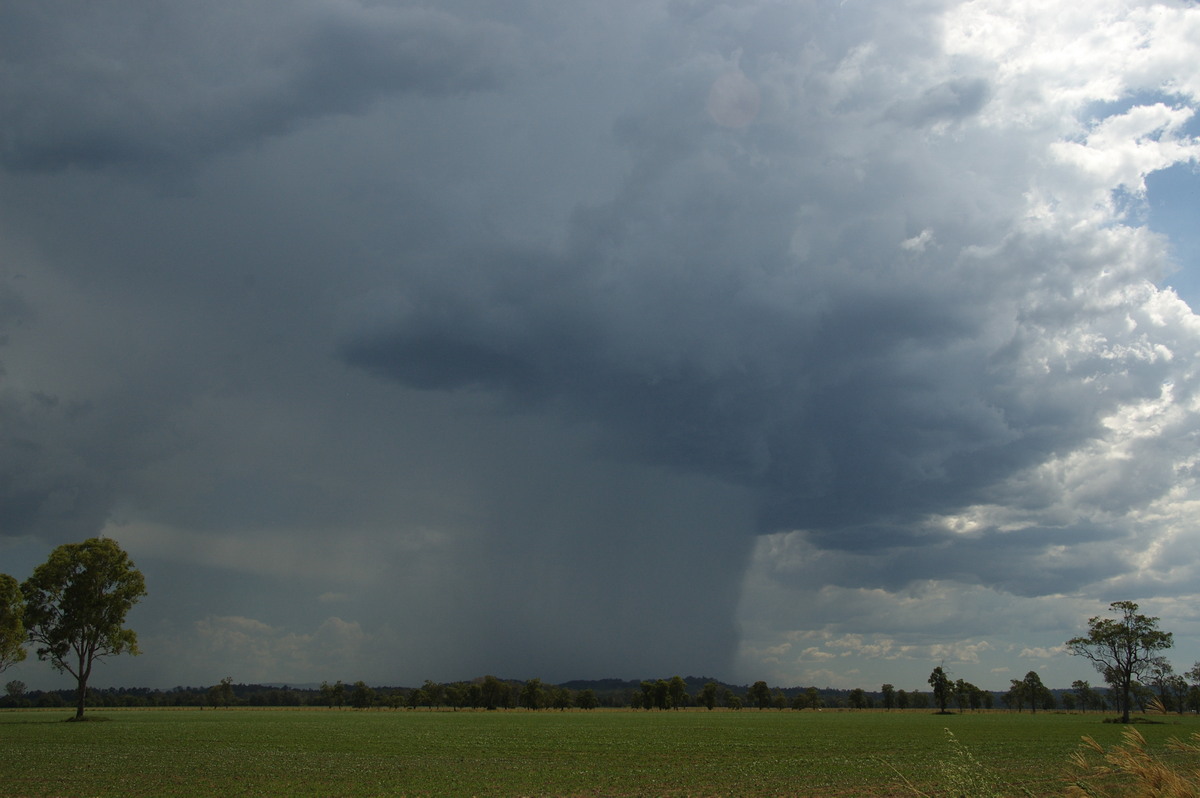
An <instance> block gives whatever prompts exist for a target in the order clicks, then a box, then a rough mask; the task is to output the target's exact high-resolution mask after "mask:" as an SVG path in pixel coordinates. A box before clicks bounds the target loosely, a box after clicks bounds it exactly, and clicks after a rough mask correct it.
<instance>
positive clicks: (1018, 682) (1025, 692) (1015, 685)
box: [1004, 679, 1029, 712]
mask: <svg viewBox="0 0 1200 798" xmlns="http://www.w3.org/2000/svg"><path fill="white" fill-rule="evenodd" d="M1028 696H1029V687H1028V686H1027V685H1026V684H1025V680H1024V679H1010V680H1009V688H1008V692H1007V693H1005V694H1004V703H1005V705H1007V706H1008V708H1009V709H1015V710H1016V711H1017V712H1022V711H1024V709H1025V701H1026V699H1027V698H1028Z"/></svg>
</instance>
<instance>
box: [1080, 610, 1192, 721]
mask: <svg viewBox="0 0 1200 798" xmlns="http://www.w3.org/2000/svg"><path fill="white" fill-rule="evenodd" d="M1109 608H1110V609H1111V610H1112V611H1113V612H1115V613H1117V614H1118V615H1119V616H1120V617H1119V618H1117V619H1112V618H1100V617H1094V618H1091V619H1090V620H1088V633H1087V635H1086V636H1083V637H1073V638H1071V639H1070V640H1068V641H1067V648H1068V649H1070V651H1071V653H1072V654H1075V655H1077V656H1081V657H1086V658H1087V659H1089V660H1091V662H1092V665H1094V666H1095V668H1096V670H1097V671H1099V672H1100V674H1101V675H1102V676H1103V677H1104V680H1105V681H1106V682H1108V683H1109V684H1110V685H1112V686H1113V687H1114V688H1115V689H1116V691H1117V697H1118V699H1119V700H1120V702H1121V720H1122V722H1123V723H1128V722H1129V708H1130V699H1131V691H1132V688H1133V681H1134V679H1141V678H1142V677H1143V675H1144V674H1145V673H1147V672H1148V671H1149V669H1150V668H1151V667H1152V666H1153V664H1154V663H1155V661H1156V652H1158V651H1162V650H1164V649H1168V648H1170V647H1171V645H1172V644H1173V642H1174V640H1173V637H1172V635H1171V633H1170V632H1164V631H1162V630H1160V629H1159V628H1158V618H1151V617H1147V616H1145V615H1139V614H1138V605H1137V604H1135V603H1134V602H1132V601H1114V602H1113V603H1112V604H1110V605H1109Z"/></svg>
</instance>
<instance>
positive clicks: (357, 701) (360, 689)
mask: <svg viewBox="0 0 1200 798" xmlns="http://www.w3.org/2000/svg"><path fill="white" fill-rule="evenodd" d="M374 703H375V691H374V690H372V689H371V688H370V687H367V683H366V682H364V681H362V680H361V679H360V680H359V681H357V682H355V683H354V689H353V690H352V691H350V706H352V707H354V708H355V709H370V707H371V705H372V704H374Z"/></svg>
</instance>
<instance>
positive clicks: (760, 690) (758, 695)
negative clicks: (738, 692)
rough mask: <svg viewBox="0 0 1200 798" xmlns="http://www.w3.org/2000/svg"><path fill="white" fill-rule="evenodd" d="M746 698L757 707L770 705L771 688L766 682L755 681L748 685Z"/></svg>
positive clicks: (761, 707) (762, 707) (764, 707)
mask: <svg viewBox="0 0 1200 798" xmlns="http://www.w3.org/2000/svg"><path fill="white" fill-rule="evenodd" d="M746 698H747V699H749V700H750V702H751V703H752V704H754V705H755V706H756V707H758V708H759V709H766V708H767V707H769V706H771V688H769V687H767V683H766V682H763V681H757V682H755V683H754V684H752V685H750V690H749V692H747V693H746Z"/></svg>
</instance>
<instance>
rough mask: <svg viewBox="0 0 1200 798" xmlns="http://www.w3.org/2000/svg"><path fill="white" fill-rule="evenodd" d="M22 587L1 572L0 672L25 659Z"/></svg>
mask: <svg viewBox="0 0 1200 798" xmlns="http://www.w3.org/2000/svg"><path fill="white" fill-rule="evenodd" d="M22 603H23V599H22V597H21V588H20V586H19V585H17V580H16V579H13V578H12V577H11V576H9V575H8V574H0V673H3V672H4V671H5V669H7V668H8V666H9V665H15V664H16V663H18V662H20V661H21V660H23V659H25V624H24V622H23V617H24V614H25V612H24V607H23V606H22Z"/></svg>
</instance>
